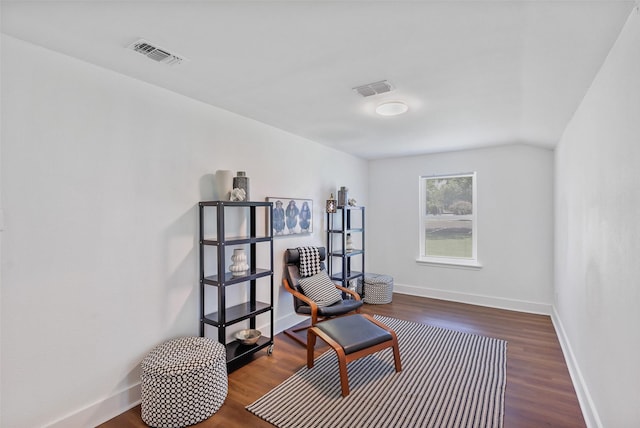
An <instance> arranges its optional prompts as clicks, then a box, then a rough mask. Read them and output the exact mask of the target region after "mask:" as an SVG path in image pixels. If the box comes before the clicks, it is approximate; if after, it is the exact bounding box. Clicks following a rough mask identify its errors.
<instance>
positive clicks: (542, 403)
mask: <svg viewBox="0 0 640 428" xmlns="http://www.w3.org/2000/svg"><path fill="white" fill-rule="evenodd" d="M364 312H365V313H370V314H379V315H386V316H390V317H394V318H399V319H404V320H408V321H416V322H421V323H424V324H430V325H435V326H439V327H443V328H448V329H453V330H459V331H464V332H468V333H474V334H480V335H484V336H490V337H496V338H500V339H504V340H506V341H507V342H508V344H507V387H506V393H505V417H504V426H505V427H506V428H515V427H518V428H520V427H532V428H533V427H535V428H539V427H554V428H556V427H585V426H586V425H585V422H584V419H583V417H582V413H581V410H580V405H579V403H578V399H577V397H576V394H575V391H574V388H573V385H572V383H571V378H570V376H569V371H568V369H567V366H566V364H565V361H564V357H563V355H562V350H561V348H560V344H559V342H558V338H557V336H556V334H555V330H554V329H553V325H552V324H551V319H550V318H549V317H548V316H544V315H532V314H524V313H520V312H513V311H507V310H502V309H493V308H485V307H481V306H473V305H466V304H462V303H454V302H447V301H442V300H434V299H427V298H422V297H414V296H407V295H402V294H394V296H393V303H390V304H386V305H365V306H364ZM320 343H321V342H319V343H318V346H317V347H316V350H317V352H318V353H321V352H324V351H325V350H327V347H326V345H325V346H320ZM305 358H306V354H305V349H304V348H303V347H302V346H300V345H298V344H297V343H296V342H294V341H293V340H291V339H290V338H288V337H286V336H285V335H284V334H282V333H280V334H278V335H277V336H276V337H275V348H274V352H273V355H271V356H267V354H266V352H264V351H262V352H259V353H257V354H256V355H255V356H254V357H253V359H252V361H251V362H250V363H249V364H247V365H245V366H243V367H240V368H238V369H236V370H234V371H232V372H231V373H230V374H229V394H228V396H227V399H226V401H225V403H224V404H223V406H222V408H221V409H220V410H219V411H218V412H217V413H216V414H215V415H213V416H212V417H211V418H209V419H208V420H206V421H204V422H201V423H199V424H197V425H193V426H194V427H199V428H203V427H225V428H233V427H242V428H245V427H271V426H272V425H271V424H269V423H267V422H264V421H263V420H261V419H259V418H258V417H256V416H254V415H253V414H251V413H249V412H248V411H247V410H245V406H246V405H248V404H250V403H252V402H254V401H255V400H257V399H258V398H260V397H261V396H262V395H264V394H265V393H267V392H268V391H269V390H271V389H272V388H274V387H275V386H277V385H278V384H280V383H281V382H282V381H284V380H285V379H286V378H288V377H289V376H291V375H292V374H293V373H294V372H295V371H297V370H298V369H299V368H301V367H303V366H304V365H305ZM337 375H338V373H337V369H336V376H337ZM100 427H101V428H128V427H130V428H137V427H146V425H145V424H144V422H142V419H141V417H140V406H136V407H134V408H133V409H131V410H129V411H127V412H125V413H123V414H122V415H120V416H117V417H115V418H113V419H111V420H110V421H108V422H106V423H104V424H102V425H100Z"/></svg>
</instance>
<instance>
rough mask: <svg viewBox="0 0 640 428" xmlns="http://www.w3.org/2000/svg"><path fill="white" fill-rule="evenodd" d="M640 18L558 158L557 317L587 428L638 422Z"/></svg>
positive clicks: (624, 35)
mask: <svg viewBox="0 0 640 428" xmlns="http://www.w3.org/2000/svg"><path fill="white" fill-rule="evenodd" d="M639 142H640V15H639V14H638V11H637V10H636V11H634V12H632V14H631V16H630V17H629V20H628V22H627V23H626V25H625V27H624V29H623V30H622V32H621V34H620V36H619V38H618V40H617V42H616V44H615V45H614V47H613V48H612V50H611V52H610V53H609V56H608V58H607V59H606V61H605V63H604V65H603V66H602V68H601V70H600V72H599V73H598V75H597V77H596V79H595V80H594V82H593V84H592V86H591V88H590V89H589V91H588V93H587V94H586V96H585V98H584V100H583V102H582V104H581V105H580V107H579V109H578V110H577V112H576V114H575V116H574V117H573V119H572V121H571V123H570V124H569V126H568V127H567V129H566V131H565V133H564V135H563V137H562V140H561V141H560V144H559V146H558V149H557V154H556V165H555V171H556V174H555V175H556V183H555V188H556V196H555V218H556V221H555V224H556V226H555V238H556V241H555V252H556V261H555V284H556V301H555V309H556V311H557V312H556V313H555V314H554V315H555V317H554V318H555V321H556V323H557V324H558V325H559V326H560V330H561V332H562V337H561V339H562V340H563V345H564V347H565V354H568V355H569V356H570V361H571V365H570V368H571V369H572V375H573V376H574V383H576V384H577V387H578V394H579V398H580V399H581V402H582V404H583V407H584V410H585V416H586V417H587V421H588V423H589V426H603V427H632V426H633V427H637V426H640V407H639V406H638V404H639V403H640V365H639V364H638V361H639V358H640V357H639V356H640V332H639V330H638V326H640V310H639V306H638V305H639V304H640V285H639V278H640V264H639V263H638V255H639V254H640V225H639V224H638V220H639V216H638V213H640V188H639V186H638V183H639V181H638V173H639V167H640V144H639Z"/></svg>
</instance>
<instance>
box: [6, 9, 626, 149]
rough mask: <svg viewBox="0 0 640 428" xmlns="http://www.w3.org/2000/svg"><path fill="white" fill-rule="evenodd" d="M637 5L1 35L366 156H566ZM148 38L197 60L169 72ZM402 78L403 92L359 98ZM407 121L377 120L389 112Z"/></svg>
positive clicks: (229, 15) (230, 15)
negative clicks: (559, 146) (560, 148)
mask: <svg viewBox="0 0 640 428" xmlns="http://www.w3.org/2000/svg"><path fill="white" fill-rule="evenodd" d="M634 4H635V1H633V0H631V1H617V0H606V1H605V0H600V1H580V0H562V1H553V0H550V1H542V0H531V1H524V0H511V1H509V0H504V1H500V0H494V1H484V0H468V1H456V0H448V1H428V0H426V1H398V0H396V1H303V0H298V1H295V0H290V1H279V2H275V1H264V0H263V1H252V2H251V1H241V0H235V1H226V2H225V1H184V0H183V1H141V0H138V1H117V2H116V1H55V0H52V1H41V2H38V1H5V0H2V3H1V6H2V10H1V13H2V22H1V24H2V27H1V28H2V32H3V33H6V34H8V35H11V36H13V37H16V38H19V39H22V40H26V41H29V42H32V43H35V44H37V45H41V46H44V47H46V48H49V49H52V50H55V51H59V52H62V53H64V54H67V55H70V56H73V57H76V58H79V59H82V60H84V61H87V62H90V63H94V64H97V65H99V66H102V67H105V68H108V69H111V70H114V71H116V72H119V73H122V74H125V75H128V76H132V77H134V78H137V79H140V80H143V81H146V82H149V83H152V84H154V85H157V86H160V87H163V88H167V89H169V90H172V91H175V92H177V93H180V94H184V95H186V96H188V97H191V98H195V99H197V100H200V101H203V102H205V103H208V104H211V105H214V106H217V107H220V108H223V109H226V110H229V111H232V112H235V113H237V114H240V115H242V116H246V117H249V118H253V119H255V120H258V121H260V122H264V123H266V124H269V125H273V126H275V127H278V128H281V129H283V130H286V131H289V132H291V133H293V134H297V135H300V136H302V137H306V138H308V139H310V140H313V141H316V142H319V143H322V144H325V145H328V146H331V147H335V148H337V149H339V150H343V151H345V152H349V153H352V154H354V155H357V156H360V157H363V158H368V159H374V158H382V157H390V156H401V155H411V154H419V153H432V152H439V151H448V150H459V149H465V148H473V147H482V146H491V145H499V144H510V143H525V144H534V145H539V146H543V147H549V148H552V147H554V145H555V144H556V143H557V141H558V140H559V138H560V136H561V135H562V132H563V130H564V128H565V126H566V124H567V122H568V121H569V120H570V118H571V116H572V115H573V112H574V111H575V109H576V107H577V106H578V104H579V103H580V101H581V99H582V97H583V96H584V94H585V92H586V91H587V89H588V87H589V85H590V84H591V82H592V80H593V78H594V76H595V74H596V73H597V71H598V69H599V68H600V66H601V64H602V63H603V61H604V59H605V57H606V55H607V53H608V52H609V50H610V48H611V46H612V45H613V43H614V41H615V39H616V37H617V36H618V34H619V32H620V30H621V28H622V26H623V25H624V23H625V21H626V19H627V17H628V15H629V14H630V13H631V10H632V9H633V7H634ZM139 38H144V39H146V40H148V41H150V42H152V43H155V44H157V45H159V46H161V47H164V48H166V49H168V50H170V51H173V52H175V53H178V54H180V55H183V56H185V57H187V58H188V59H189V61H187V62H185V63H183V64H180V65H177V66H168V65H164V64H159V63H156V62H154V61H152V60H150V59H148V58H145V57H144V56H142V55H140V54H138V53H135V52H133V51H131V50H128V49H125V48H126V47H127V46H128V45H129V44H131V43H132V42H134V41H136V40H137V39H139ZM383 79H388V80H389V81H390V82H391V83H393V84H394V86H395V87H396V90H395V91H394V92H391V93H387V94H380V95H376V96H373V97H369V98H363V97H361V96H360V95H358V94H356V93H355V92H354V91H353V90H352V88H353V87H355V86H358V85H362V84H366V83H371V82H375V81H379V80H383ZM391 99H393V100H396V99H401V100H404V101H406V102H407V103H408V104H409V107H410V110H409V112H408V113H407V114H405V115H403V116H397V117H379V116H378V117H376V115H375V113H373V110H374V108H375V106H376V105H377V104H379V103H380V102H382V101H385V100H391Z"/></svg>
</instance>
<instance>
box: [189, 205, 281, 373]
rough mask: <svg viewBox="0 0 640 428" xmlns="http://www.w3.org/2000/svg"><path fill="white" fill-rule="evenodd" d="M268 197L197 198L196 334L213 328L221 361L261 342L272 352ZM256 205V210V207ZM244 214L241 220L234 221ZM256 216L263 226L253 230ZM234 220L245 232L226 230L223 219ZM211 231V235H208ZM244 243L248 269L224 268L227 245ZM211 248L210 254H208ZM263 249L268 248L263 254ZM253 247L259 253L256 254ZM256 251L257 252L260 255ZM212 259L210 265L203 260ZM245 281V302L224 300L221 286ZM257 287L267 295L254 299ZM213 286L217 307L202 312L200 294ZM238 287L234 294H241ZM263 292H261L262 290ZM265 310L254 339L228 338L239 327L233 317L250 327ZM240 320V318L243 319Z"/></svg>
mask: <svg viewBox="0 0 640 428" xmlns="http://www.w3.org/2000/svg"><path fill="white" fill-rule="evenodd" d="M272 205H273V204H272V203H271V202H230V201H206V202H200V203H199V207H200V336H203V337H204V336H205V333H206V332H205V326H206V325H210V326H213V327H216V328H217V331H218V342H220V343H222V344H224V345H225V346H226V348H227V363H228V364H230V363H233V362H236V361H238V360H240V359H241V358H243V357H246V356H248V355H251V354H253V353H255V352H258V351H260V350H261V349H265V348H267V352H268V354H269V355H270V354H271V353H272V352H273V235H272V230H273V224H272V223H273V220H272V218H271V209H272ZM259 211H262V212H264V214H263V215H262V216H259V215H258V212H259ZM238 217H244V220H246V221H237V220H238ZM258 217H261V220H264V223H263V224H264V225H265V226H264V232H263V233H259V232H258V227H257V221H258ZM233 220H236V221H237V222H238V223H239V224H240V226H239V228H240V229H243V230H245V232H246V235H242V236H228V235H227V230H226V229H227V228H226V226H227V225H228V223H229V222H231V223H233ZM210 235H214V236H210ZM232 247H235V248H245V249H247V248H248V254H247V262H248V265H249V269H248V270H247V271H246V272H245V273H243V274H242V275H239V276H237V275H234V274H233V273H232V272H230V271H229V266H228V265H229V263H228V262H227V260H228V258H229V257H228V256H229V255H230V254H231V253H232V252H233V248H232ZM208 249H212V251H213V252H215V254H210V253H209V252H208ZM265 251H266V252H267V253H268V255H267V256H265V255H264V253H265ZM259 253H261V254H260V255H259ZM260 256H262V257H260ZM213 262H215V268H212V269H209V268H208V266H209V265H210V264H212V263H213ZM243 286H244V287H248V293H247V294H248V297H247V299H246V301H245V302H242V303H239V304H235V305H232V306H227V289H228V288H229V287H235V288H238V289H239V288H240V287H243ZM261 287H268V288H269V291H268V294H269V301H268V302H264V301H258V299H257V294H258V290H259V289H260V288H261ZM212 292H215V293H216V296H217V305H216V306H217V308H216V309H217V310H216V311H214V312H211V313H206V300H207V299H206V297H207V295H208V294H209V293H212ZM241 292H242V290H239V291H238V293H237V294H242V293H241ZM262 294H264V293H262ZM262 314H268V315H269V317H270V321H269V328H270V334H269V335H268V336H267V335H266V334H264V332H263V335H262V336H261V337H260V339H259V340H258V342H257V343H256V344H254V345H243V344H241V343H240V342H239V341H238V340H232V341H228V339H227V336H228V332H230V331H233V328H234V326H236V327H237V328H236V329H235V331H239V330H242V329H243V328H245V327H242V326H241V325H240V324H239V323H241V322H243V321H248V324H249V328H252V329H255V328H256V317H257V316H258V315H262ZM245 324H246V323H245Z"/></svg>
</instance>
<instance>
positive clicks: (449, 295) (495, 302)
mask: <svg viewBox="0 0 640 428" xmlns="http://www.w3.org/2000/svg"><path fill="white" fill-rule="evenodd" d="M393 287H394V288H393V291H394V292H395V293H400V294H409V295H412V296H420V297H429V298H432V299H440V300H448V301H452V302H459V303H468V304H471V305H479V306H487V307H491V308H498V309H507V310H511V311H518V312H527V313H532V314H541V315H551V308H552V306H551V305H550V304H547V303H539V302H528V301H525V300H516V299H505V298H501V297H492V296H482V295H478V294H470V293H460V292H457V291H446V290H436V289H433V288H424V287H416V286H414V285H405V284H398V283H395V284H394V286H393Z"/></svg>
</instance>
